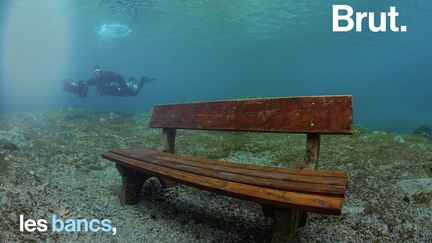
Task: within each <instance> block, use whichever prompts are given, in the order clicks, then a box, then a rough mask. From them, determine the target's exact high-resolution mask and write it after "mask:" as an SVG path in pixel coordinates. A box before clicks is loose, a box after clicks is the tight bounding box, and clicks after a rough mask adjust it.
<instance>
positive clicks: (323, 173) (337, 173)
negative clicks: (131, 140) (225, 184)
mask: <svg viewBox="0 0 432 243" xmlns="http://www.w3.org/2000/svg"><path fill="white" fill-rule="evenodd" d="M110 151H111V152H113V153H118V154H126V153H129V154H133V153H140V152H142V153H147V154H151V155H152V156H157V157H158V158H163V159H168V160H173V159H174V161H175V159H177V158H181V159H182V160H186V161H195V162H199V163H201V164H202V166H205V167H207V166H208V165H207V164H209V165H212V164H213V165H220V166H226V167H232V168H241V169H248V170H257V171H267V172H278V173H287V174H294V175H311V176H320V177H338V178H344V179H343V180H342V181H345V182H344V183H341V185H346V181H347V178H348V173H347V172H345V171H324V170H311V169H301V168H286V167H271V166H263V165H254V164H244V163H233V162H228V161H223V160H213V159H206V158H201V157H194V156H189V155H179V154H172V153H164V152H159V151H153V150H130V151H129V150H127V151H125V150H117V149H112V150H110Z"/></svg>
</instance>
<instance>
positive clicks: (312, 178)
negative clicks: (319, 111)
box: [110, 150, 347, 186]
mask: <svg viewBox="0 0 432 243" xmlns="http://www.w3.org/2000/svg"><path fill="white" fill-rule="evenodd" d="M110 152H112V153H116V154H120V155H124V156H127V157H131V158H134V159H138V160H143V161H151V160H152V159H157V160H166V161H170V162H175V163H178V164H184V165H189V166H194V167H198V168H203V169H211V170H215V171H220V172H226V173H233V174H239V175H246V176H252V177H257V178H266V179H274V180H280V181H291V182H305V183H314V184H326V185H339V186H346V184H347V178H343V177H328V176H319V174H318V173H316V175H305V174H301V173H296V174H291V173H284V172H281V171H277V170H275V171H262V170H254V169H248V168H242V167H241V166H238V165H242V164H237V163H230V162H225V161H218V160H213V161H212V163H211V164H210V163H200V162H197V161H193V160H189V158H187V159H186V158H184V157H183V156H181V155H176V154H169V155H168V154H166V153H161V152H158V151H143V150H141V151H134V152H130V151H121V150H111V151H110Z"/></svg>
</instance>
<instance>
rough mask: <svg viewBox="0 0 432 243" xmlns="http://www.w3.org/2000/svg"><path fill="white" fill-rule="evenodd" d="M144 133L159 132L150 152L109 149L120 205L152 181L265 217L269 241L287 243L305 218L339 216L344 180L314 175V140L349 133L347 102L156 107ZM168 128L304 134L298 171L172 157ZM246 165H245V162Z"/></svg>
mask: <svg viewBox="0 0 432 243" xmlns="http://www.w3.org/2000/svg"><path fill="white" fill-rule="evenodd" d="M150 127H152V128H162V129H163V130H162V147H161V148H160V149H159V150H156V151H146V150H140V151H123V150H111V151H109V152H106V153H103V155H102V156H103V157H104V158H106V159H109V160H111V161H114V162H116V163H117V169H118V171H119V172H120V174H121V176H122V179H123V185H122V192H121V201H122V203H123V204H136V203H137V202H138V198H139V193H140V190H141V187H142V185H143V183H144V182H145V181H146V180H147V179H148V178H150V177H152V176H155V177H158V178H159V179H160V180H161V182H162V184H163V185H164V184H166V183H167V181H174V182H177V183H182V184H186V185H190V186H194V187H198V188H201V189H204V190H208V191H212V192H215V193H219V194H223V195H227V196H231V197H235V198H239V199H243V200H248V201H253V202H256V203H259V204H261V205H262V208H263V213H264V215H265V216H267V217H271V218H273V236H272V237H273V238H272V241H273V242H289V241H291V240H292V239H293V238H294V234H295V231H296V228H297V227H299V226H302V225H304V224H305V222H306V213H307V212H314V213H323V214H332V215H340V214H341V210H342V205H343V203H344V195H345V192H346V189H347V182H348V175H347V173H346V172H342V171H319V170H316V169H317V166H318V155H319V148H320V134H352V132H353V131H352V97H351V96H317V97H288V98H269V99H247V100H246V99H245V100H228V101H213V102H202V103H188V104H174V105H160V106H156V107H155V108H154V110H153V115H152V118H151V122H150ZM176 129H194V130H220V131H250V132H273V133H305V134H307V141H306V153H305V159H304V163H303V165H302V166H301V167H300V168H277V167H270V166H258V165H252V164H240V163H232V162H225V161H218V160H212V159H205V158H197V157H192V156H184V155H177V154H174V141H175V136H176ZM251 162H253V161H251Z"/></svg>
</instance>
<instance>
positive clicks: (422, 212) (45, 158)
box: [0, 108, 432, 242]
mask: <svg viewBox="0 0 432 243" xmlns="http://www.w3.org/2000/svg"><path fill="white" fill-rule="evenodd" d="M149 119H150V114H149V113H141V114H136V115H125V114H119V113H93V112H89V111H85V110H77V109H70V108H68V109H60V110H46V111H40V112H28V113H8V114H4V115H1V116H0V131H1V130H3V131H5V130H9V129H11V128H13V127H18V128H20V129H21V130H23V131H24V133H25V137H26V138H27V139H28V140H29V142H31V144H32V146H31V147H30V146H29V147H23V148H21V149H20V150H8V149H0V204H1V205H0V206H1V207H0V208H1V209H0V218H2V219H4V223H2V224H0V236H1V237H0V239H2V240H6V241H10V240H67V239H69V240H77V239H79V240H113V239H116V240H118V241H124V240H125V239H128V240H138V239H139V240H147V241H172V240H173V239H175V240H177V241H181V242H183V241H184V242H191V241H192V242H201V241H206V242H208V241H224V242H246V241H247V242H251V241H253V242H256V241H257V242H262V241H265V240H268V239H269V237H270V230H269V229H270V227H271V222H270V220H269V219H266V218H264V217H263V215H262V212H261V210H260V207H259V206H258V205H256V204H253V203H250V202H244V201H240V200H236V199H232V198H227V197H223V196H219V195H215V194H213V193H209V192H205V191H200V190H195V189H193V188H190V187H186V186H177V187H173V188H169V189H165V190H164V189H162V188H161V187H160V185H159V183H158V182H157V180H150V181H148V182H147V183H146V184H145V188H144V191H143V194H142V197H143V198H146V199H145V200H141V201H140V203H139V204H138V205H137V206H122V205H120V202H119V200H118V197H117V194H118V192H119V190H120V185H121V178H120V176H119V175H118V173H117V171H116V169H115V166H114V164H113V163H111V162H109V161H106V160H104V159H102V158H101V157H100V154H101V153H102V152H104V151H106V150H108V149H111V148H135V149H138V148H140V149H155V148H157V147H158V146H159V145H160V140H159V139H160V134H161V131H160V129H150V128H148V123H149ZM304 145H305V136H304V135H295V134H267V133H245V132H240V133H231V132H204V131H186V130H180V131H178V134H177V138H176V151H177V152H178V153H181V154H190V155H196V156H202V157H206V158H213V159H222V160H230V161H236V162H241V163H257V164H264V165H271V166H299V165H300V164H301V161H302V160H303V153H304ZM319 163H320V169H331V170H345V171H348V172H349V173H350V181H349V188H348V193H347V196H346V202H345V206H344V210H343V214H342V216H341V217H334V216H326V215H318V214H311V216H310V218H309V219H310V221H309V224H307V225H306V227H303V228H300V229H299V231H298V234H297V238H296V239H297V240H300V241H302V242H309V241H310V242H312V241H353V242H354V241H357V242H358V241H385V242H394V241H396V240H400V241H407V240H411V241H421V242H427V241H431V240H432V230H431V229H432V222H431V220H430V219H431V218H432V139H430V138H429V137H428V136H425V135H421V134H393V133H385V132H379V131H372V130H369V129H367V128H365V127H361V126H357V127H356V128H355V134H354V135H353V136H323V137H322V144H321V155H320V162H319ZM53 213H55V214H57V215H59V216H60V217H73V218H80V217H83V218H84V217H85V218H89V217H95V218H110V219H112V221H113V224H114V226H115V227H117V229H118V232H117V235H116V236H115V237H113V236H111V235H109V234H103V233H97V234H91V233H85V232H84V233H79V234H71V235H69V234H51V233H43V234H42V233H26V234H22V233H20V232H19V227H18V223H19V222H18V217H19V215H20V214H24V215H25V216H26V217H27V218H45V219H46V218H49V217H50V216H51V215H52V214H53ZM314 222H319V223H316V224H315V223H314Z"/></svg>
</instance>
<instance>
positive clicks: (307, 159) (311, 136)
mask: <svg viewBox="0 0 432 243" xmlns="http://www.w3.org/2000/svg"><path fill="white" fill-rule="evenodd" d="M320 142H321V134H319V133H308V134H307V140H306V153H305V156H304V165H303V167H302V168H304V169H312V170H316V169H318V158H319V150H320ZM306 221H307V213H306V212H303V213H302V215H301V218H300V222H299V227H303V226H305V225H306Z"/></svg>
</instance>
